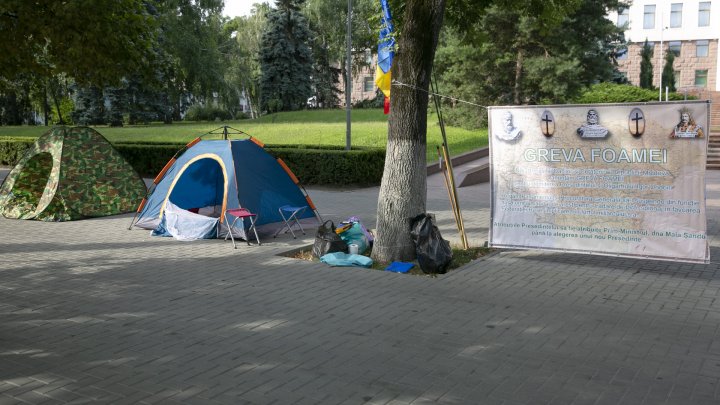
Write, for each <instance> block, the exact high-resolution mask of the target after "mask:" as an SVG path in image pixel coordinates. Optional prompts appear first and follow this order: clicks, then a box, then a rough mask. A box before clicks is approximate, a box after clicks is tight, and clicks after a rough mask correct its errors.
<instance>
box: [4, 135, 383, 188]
mask: <svg viewBox="0 0 720 405" xmlns="http://www.w3.org/2000/svg"><path fill="white" fill-rule="evenodd" d="M33 142H34V141H31V140H25V141H23V140H3V141H0V164H3V165H9V166H13V165H15V164H16V163H17V162H18V161H19V160H20V158H21V157H22V155H23V153H24V152H25V150H26V149H27V148H29V147H30V146H31V145H32V144H33ZM114 146H115V149H117V150H118V152H120V154H122V155H123V156H124V157H125V159H126V160H127V161H128V162H129V163H130V165H132V166H133V167H134V168H135V170H137V172H138V173H140V174H141V175H142V176H146V177H154V176H155V175H156V174H157V173H158V172H160V170H162V168H163V167H164V166H165V164H166V163H167V162H168V160H170V158H172V157H173V156H174V155H175V153H176V152H177V151H178V150H180V149H181V148H182V147H184V146H185V145H184V144H138V143H117V144H114ZM265 148H266V150H267V151H268V152H269V153H270V154H271V155H273V156H275V157H276V158H281V159H282V160H284V161H285V163H287V165H288V166H289V167H290V169H292V171H293V172H294V173H295V175H296V176H297V177H298V178H299V179H300V181H301V182H302V184H305V185H311V184H318V185H349V184H353V185H377V184H380V179H381V178H382V172H383V167H384V165H385V150H384V149H381V148H366V147H355V148H353V150H351V151H348V152H346V151H345V150H344V148H343V147H340V146H317V145H266V146H265Z"/></svg>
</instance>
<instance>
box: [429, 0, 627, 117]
mask: <svg viewBox="0 0 720 405" xmlns="http://www.w3.org/2000/svg"><path fill="white" fill-rule="evenodd" d="M484 3H485V4H486V5H485V6H484V7H483V6H481V5H477V4H476V7H475V8H474V9H473V10H468V9H464V8H460V7H459V5H458V3H454V4H453V5H452V6H450V5H449V20H450V22H449V24H448V26H446V28H445V29H444V32H443V35H442V40H441V44H442V45H441V46H440V47H439V49H438V53H437V57H436V58H437V71H438V73H439V76H440V80H439V82H440V85H441V92H442V93H447V94H452V95H454V96H455V97H457V98H460V99H463V100H468V101H472V102H474V103H477V104H481V105H498V104H538V103H564V102H567V101H569V100H571V99H572V98H573V97H574V96H576V95H577V94H578V93H579V92H580V90H581V89H583V88H584V87H586V86H588V85H590V84H592V83H595V82H598V81H606V80H612V78H613V77H614V74H615V72H616V70H617V69H616V65H617V64H616V62H615V57H616V55H617V54H618V53H619V52H620V50H621V48H622V46H623V44H624V38H623V33H622V30H621V29H619V28H618V27H616V26H615V25H614V24H613V23H612V22H611V21H609V20H608V19H606V18H605V14H606V13H607V10H608V9H615V8H618V7H620V6H621V5H622V4H623V3H621V2H619V1H617V0H602V1H591V0H579V1H578V0H568V1H565V2H560V3H557V2H555V3H549V2H535V1H530V2H512V1H509V0H497V1H486V2H484ZM460 4H462V1H460ZM466 7H469V8H471V7H472V6H470V5H466ZM470 16H476V17H472V18H471V17H470ZM445 105H448V106H449V107H451V109H448V114H447V117H448V118H450V119H451V122H452V123H453V124H456V125H457V124H463V125H464V126H470V127H478V126H482V125H484V124H485V119H486V118H485V117H486V113H485V111H484V110H483V109H480V108H478V107H473V106H466V105H457V104H453V103H449V102H445Z"/></svg>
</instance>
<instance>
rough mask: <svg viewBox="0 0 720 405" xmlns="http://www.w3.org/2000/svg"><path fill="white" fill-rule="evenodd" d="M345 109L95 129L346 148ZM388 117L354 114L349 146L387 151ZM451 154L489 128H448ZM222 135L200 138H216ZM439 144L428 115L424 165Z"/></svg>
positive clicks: (19, 133) (114, 137) (31, 134)
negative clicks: (233, 134) (231, 132)
mask: <svg viewBox="0 0 720 405" xmlns="http://www.w3.org/2000/svg"><path fill="white" fill-rule="evenodd" d="M345 114H346V112H345V110H339V109H338V110H307V111H294V112H286V113H277V114H270V115H265V116H263V117H260V118H258V119H254V120H240V121H229V122H176V123H173V124H170V125H164V124H160V123H158V124H151V125H132V126H125V127H120V128H110V127H107V126H98V127H95V128H96V129H97V130H98V131H99V132H100V133H101V134H103V135H104V136H105V137H106V138H108V139H109V140H110V141H111V142H127V141H146V142H178V143H185V142H188V141H190V140H192V139H194V138H196V137H197V136H200V135H203V134H206V133H208V132H210V131H212V130H214V129H217V128H219V127H221V126H223V125H228V126H230V127H233V128H236V129H239V130H241V131H243V132H246V133H248V134H250V135H252V136H254V137H255V138H258V139H259V140H261V141H262V142H264V143H266V144H306V145H341V146H344V145H345V131H346V129H345V126H346V124H345ZM387 117H388V116H387V115H384V114H383V112H382V110H381V109H358V110H353V111H352V145H354V146H376V147H385V144H386V141H387ZM445 129H446V134H447V138H448V144H449V148H450V152H451V153H452V154H453V155H458V154H460V153H463V152H467V151H470V150H473V149H477V148H480V147H484V146H487V144H488V138H487V129H483V130H477V131H468V130H465V129H462V128H456V127H446V128H445ZM46 130H47V128H46V127H41V126H35V127H33V126H21V127H0V139H1V138H2V137H21V138H22V137H27V138H36V137H38V136H40V135H42V134H43V133H44V132H45V131H46ZM219 137H221V135H213V136H206V137H203V139H212V138H219ZM441 143H442V136H441V134H440V126H439V125H438V121H437V116H436V115H435V114H430V115H428V140H427V146H428V154H427V157H428V161H436V160H437V151H436V148H435V146H436V145H440V144H441Z"/></svg>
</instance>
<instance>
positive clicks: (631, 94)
mask: <svg viewBox="0 0 720 405" xmlns="http://www.w3.org/2000/svg"><path fill="white" fill-rule="evenodd" d="M687 98H688V99H689V100H694V99H696V98H697V97H694V96H690V95H688V97H687ZM664 99H665V92H663V100H664ZM668 99H669V100H673V101H674V100H683V99H685V95H684V94H681V93H669V94H668ZM648 101H658V91H657V90H650V89H642V88H640V87H637V86H633V85H630V84H615V83H598V84H593V85H592V86H590V88H589V89H587V90H586V91H584V92H583V93H582V94H581V95H580V97H578V98H577V99H576V100H573V102H575V103H578V104H599V103H640V102H648Z"/></svg>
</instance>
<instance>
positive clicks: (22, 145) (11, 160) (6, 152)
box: [0, 139, 35, 166]
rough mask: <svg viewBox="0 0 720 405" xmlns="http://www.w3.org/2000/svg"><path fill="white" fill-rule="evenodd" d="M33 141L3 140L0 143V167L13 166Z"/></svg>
mask: <svg viewBox="0 0 720 405" xmlns="http://www.w3.org/2000/svg"><path fill="white" fill-rule="evenodd" d="M33 143H35V141H34V140H23V139H3V140H2V141H0V165H7V166H15V164H17V162H19V161H20V159H21V158H22V157H23V155H24V154H25V151H26V150H27V149H28V148H29V147H31V146H32V144H33Z"/></svg>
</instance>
